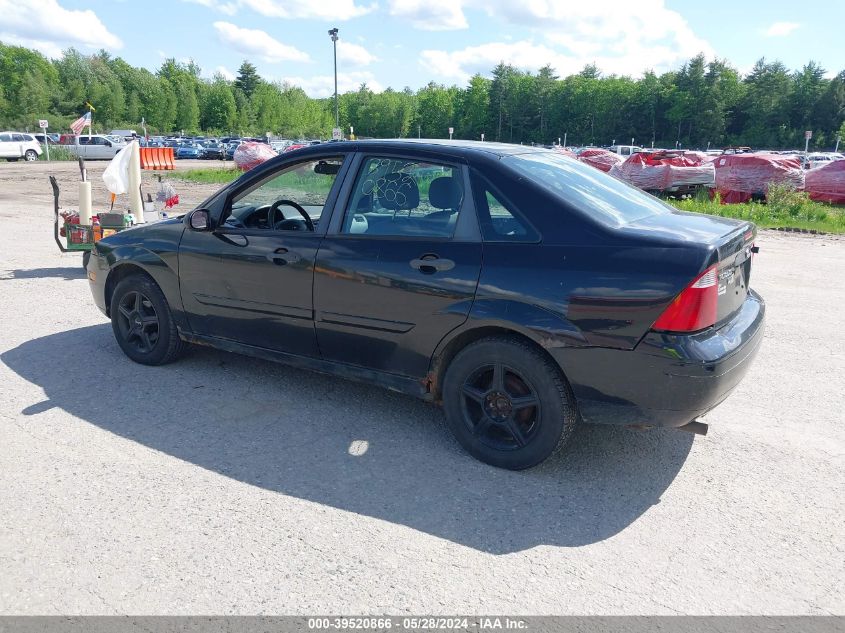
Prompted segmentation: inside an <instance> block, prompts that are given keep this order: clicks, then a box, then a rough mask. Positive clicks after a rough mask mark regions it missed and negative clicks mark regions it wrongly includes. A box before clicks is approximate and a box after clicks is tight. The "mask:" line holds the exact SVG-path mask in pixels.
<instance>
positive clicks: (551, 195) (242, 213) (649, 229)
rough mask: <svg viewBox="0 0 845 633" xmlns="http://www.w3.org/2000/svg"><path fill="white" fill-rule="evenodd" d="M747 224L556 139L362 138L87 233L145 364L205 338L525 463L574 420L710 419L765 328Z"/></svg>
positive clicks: (556, 445) (118, 328) (542, 454)
mask: <svg viewBox="0 0 845 633" xmlns="http://www.w3.org/2000/svg"><path fill="white" fill-rule="evenodd" d="M432 169H434V170H435V171H434V172H432ZM434 173H436V174H437V175H436V176H434V177H433V174H434ZM755 235H756V228H755V226H754V225H753V224H751V223H749V222H746V221H739V220H732V219H728V218H721V217H715V216H708V215H699V214H694V213H684V212H681V211H678V210H676V209H674V208H672V207H670V206H668V205H666V204H664V203H662V202H661V201H659V200H657V199H656V198H654V197H652V196H649V195H648V194H646V193H644V192H642V191H640V190H638V189H635V188H633V187H631V186H629V185H627V184H625V183H623V182H621V181H619V180H617V179H615V178H612V177H610V176H607V175H606V174H602V173H600V172H599V171H597V170H595V169H593V168H592V167H590V166H588V165H584V164H582V163H580V162H578V161H575V160H572V159H570V158H568V157H566V156H563V155H561V154H559V153H558V152H554V151H550V150H545V149H539V148H531V147H522V146H516V145H504V144H496V143H476V142H460V143H454V144H449V143H448V142H439V141H424V142H419V141H363V142H354V141H353V142H348V143H333V144H328V143H326V144H321V145H318V146H315V147H309V148H305V149H301V150H298V151H296V152H292V153H287V154H282V155H281V156H277V157H276V158H274V159H271V160H269V161H267V162H265V163H263V164H261V165H259V166H257V167H255V168H254V169H252V170H251V171H248V172H246V173H245V174H244V175H243V176H241V177H240V178H239V179H238V180H236V181H235V182H233V183H232V184H230V185H228V186H226V187H224V188H223V189H221V190H220V191H219V192H218V193H217V194H215V195H213V196H212V197H211V198H209V199H208V200H207V201H206V202H205V203H204V204H203V206H202V207H200V208H197V209H195V210H194V211H192V212H191V213H189V214H187V215H185V216H184V217H182V218H178V219H172V220H165V221H163V222H158V223H154V224H149V225H142V226H140V227H139V228H136V229H133V230H131V231H123V232H120V233H117V234H115V235H112V236H110V237H108V238H106V239H103V240H101V241H99V242H97V244H96V246H95V249H94V251H93V252H92V257H91V260H90V262H89V264H88V279H89V280H90V288H91V291H92V293H93V297H94V302H95V303H96V305H97V306H98V307H99V309H100V310H102V311H103V312H104V313H105V314H106V315H108V316H109V317H110V318H111V321H112V329H113V331H114V335H115V337H116V340H117V343H118V344H119V346H120V347H121V349H122V350H123V351H124V352H125V354H126V355H127V356H128V357H129V358H131V359H132V360H134V361H136V362H139V363H143V364H146V365H161V364H164V363H168V362H170V361H173V360H175V359H176V357H177V356H178V355H179V353H180V351H181V350H182V348H183V347H184V345H185V343H201V344H204V345H211V346H213V347H217V348H220V349H223V350H228V351H233V352H239V353H243V354H248V355H252V356H256V357H260V358H265V359H271V360H276V361H280V362H284V363H288V364H291V365H293V366H295V367H298V368H300V369H306V370H317V371H321V372H326V373H331V374H335V375H338V376H342V377H345V378H353V379H358V380H363V381H367V382H373V383H376V384H379V385H382V386H385V387H388V388H390V389H393V390H398V391H402V392H405V393H408V394H412V395H415V396H418V397H420V398H423V399H425V400H428V401H432V402H436V403H442V405H443V407H444V409H445V412H446V420H447V423H448V425H449V427H450V429H451V430H452V432H453V433H454V435H455V437H456V438H457V440H458V442H459V443H460V444H461V445H462V446H463V447H464V448H465V449H466V450H467V451H468V452H469V453H471V454H472V455H474V456H475V457H477V458H478V459H480V460H482V461H485V462H487V463H490V464H493V465H495V466H499V467H504V468H511V469H521V468H527V467H531V466H533V465H535V464H538V463H539V462H541V461H543V460H544V459H546V458H547V457H549V456H550V455H552V454H553V453H554V452H555V451H557V450H558V449H560V448H561V447H562V446H563V445H565V444H566V442H567V440H568V439H569V438H570V437H571V435H572V432H573V429H574V428H575V426H576V424H577V423H578V422H579V421H584V422H590V423H592V422H601V423H613V424H642V425H653V426H666V427H680V428H684V429H686V430H693V431H700V430H701V429H702V427H704V426H705V425H703V424H701V423H697V422H693V421H695V420H696V418H698V417H699V416H700V415H703V414H704V413H706V412H707V411H709V410H710V409H712V408H713V407H715V406H716V405H717V404H718V403H720V402H721V401H722V400H723V399H724V398H725V397H726V396H727V395H728V394H729V393H730V392H731V390H732V389H733V388H734V387H735V386H736V385H737V384H738V383H739V381H740V380H741V379H742V377H743V375H744V374H745V372H746V370H747V369H748V367H749V365H750V364H751V361H752V359H753V358H754V355H755V353H756V352H757V350H758V349H759V344H760V341H761V340H762V337H763V322H764V313H765V306H764V302H763V300H762V299H761V298H760V296H759V295H757V294H756V293H755V292H753V291H752V290H750V288H749V279H750V274H751V262H752V259H751V254H752V252H755V248H754V238H755ZM482 255H483V257H482ZM268 386H269V383H268V385H263V386H262V388H268ZM314 396H315V394H307V395H305V394H304V397H314Z"/></svg>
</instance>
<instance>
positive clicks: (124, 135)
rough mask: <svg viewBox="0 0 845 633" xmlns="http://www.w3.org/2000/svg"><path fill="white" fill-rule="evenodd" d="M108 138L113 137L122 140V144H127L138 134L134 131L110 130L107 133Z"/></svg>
mask: <svg viewBox="0 0 845 633" xmlns="http://www.w3.org/2000/svg"><path fill="white" fill-rule="evenodd" d="M109 136H114V137H116V138H118V139H120V140H122V141H123V142H124V143H128V142H129V141H132V140H134V139H136V138H138V132H136V131H135V130H112V131H111V132H110V133H109Z"/></svg>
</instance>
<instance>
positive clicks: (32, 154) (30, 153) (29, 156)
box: [23, 149, 38, 162]
mask: <svg viewBox="0 0 845 633" xmlns="http://www.w3.org/2000/svg"><path fill="white" fill-rule="evenodd" d="M23 157H24V158H25V159H26V160H28V161H29V162H32V161H34V160H38V152H36V151H35V150H34V149H28V150H26V153H25V154H24V155H23Z"/></svg>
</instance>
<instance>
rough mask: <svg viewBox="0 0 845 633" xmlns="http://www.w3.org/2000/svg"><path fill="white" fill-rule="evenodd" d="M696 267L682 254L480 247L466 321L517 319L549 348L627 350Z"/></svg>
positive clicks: (639, 248) (625, 247)
mask: <svg viewBox="0 0 845 633" xmlns="http://www.w3.org/2000/svg"><path fill="white" fill-rule="evenodd" d="M700 265H701V256H700V255H699V254H698V253H697V252H695V251H691V250H690V249H685V248H665V247H659V246H657V247H655V246H651V245H637V244H636V243H631V244H608V243H601V242H600V241H599V240H596V242H595V243H593V244H583V243H582V244H554V243H549V244H547V243H541V244H507V243H485V244H484V265H483V267H482V272H481V278H480V280H479V285H478V291H477V294H476V300H475V303H474V305H473V310H472V313H471V318H472V319H481V318H485V319H489V318H490V316H489V315H490V314H496V315H497V317H498V318H500V319H502V320H503V321H515V322H516V323H518V324H519V325H520V326H521V327H525V328H528V329H529V330H531V331H532V332H534V336H533V337H532V338H534V339H535V340H537V341H539V342H541V344H542V345H543V346H544V347H547V348H552V347H573V346H574V347H581V346H592V347H611V348H616V349H632V348H633V347H635V346H636V345H637V343H638V342H639V341H640V339H641V338H642V337H643V336H644V335H645V334H646V332H647V331H648V330H649V328H650V327H651V325H652V323H654V321H655V320H656V319H657V317H658V316H659V315H660V313H661V312H662V311H663V309H664V308H665V306H666V305H667V304H668V303H669V301H671V300H672V299H673V298H674V297H675V295H676V294H677V293H678V292H680V290H681V289H682V288H683V287H684V286H685V285H686V284H687V283H689V281H690V279H692V277H693V276H694V275H695V272H696V271H697V270H698V268H699V267H700ZM516 305H522V306H528V307H531V308H539V309H540V310H542V312H539V311H536V310H526V309H516V307H515V306H516ZM543 315H545V316H546V317H547V318H543ZM526 319H527V320H526Z"/></svg>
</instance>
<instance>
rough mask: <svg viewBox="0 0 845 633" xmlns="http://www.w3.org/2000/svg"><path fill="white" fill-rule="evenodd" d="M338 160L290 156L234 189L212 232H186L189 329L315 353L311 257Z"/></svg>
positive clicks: (182, 273)
mask: <svg viewBox="0 0 845 633" xmlns="http://www.w3.org/2000/svg"><path fill="white" fill-rule="evenodd" d="M342 165H343V159H342V158H341V157H339V156H330V157H328V158H321V159H315V158H309V159H306V160H300V161H296V162H291V161H288V162H287V163H286V164H285V165H284V166H281V167H280V168H279V169H277V170H274V171H272V172H270V173H269V174H260V175H258V176H256V177H255V178H254V179H252V180H249V181H247V182H246V183H244V184H243V185H240V186H239V187H237V188H236V189H233V191H232V192H231V193H230V194H229V195H228V196H226V199H225V200H223V201H222V202H221V203H220V205H221V209H220V212H219V216H218V217H217V218H214V219H213V227H212V230H210V231H194V230H192V229H190V228H188V229H186V230H185V232H184V234H183V236H182V241H181V243H180V246H179V277H180V284H181V293H182V302H183V306H184V309H185V312H186V316H187V319H188V322H189V324H190V327H191V330H192V331H193V332H194V333H196V334H201V335H205V336H211V337H215V338H221V339H228V340H232V341H236V342H239V343H243V344H247V345H252V346H255V347H261V348H265V349H271V350H275V351H281V352H287V353H291V354H298V355H304V356H318V352H317V341H316V336H315V333H314V315H313V297H312V286H313V273H314V259H315V256H316V254H317V248H318V246H319V244H320V240H321V239H322V237H323V235H324V234H325V227H326V225H327V223H328V218H329V217H330V215H331V210H332V208H333V205H334V198H335V196H336V188H337V187H336V185H337V182H338V175H339V173H340V170H341V168H342ZM280 201H286V202H284V203H283V204H278V203H279V202H280ZM291 203H293V204H291ZM296 206H299V207H300V208H301V210H302V213H303V214H304V215H303V214H301V213H300V211H298V210H297V209H296ZM306 216H307V218H306Z"/></svg>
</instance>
